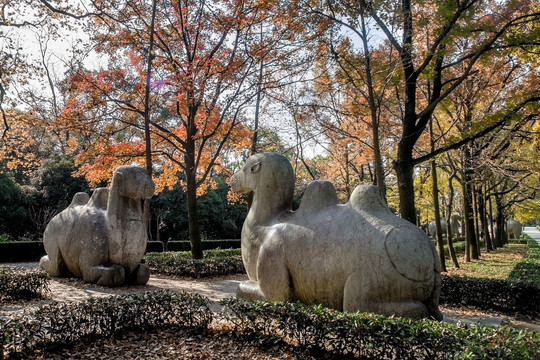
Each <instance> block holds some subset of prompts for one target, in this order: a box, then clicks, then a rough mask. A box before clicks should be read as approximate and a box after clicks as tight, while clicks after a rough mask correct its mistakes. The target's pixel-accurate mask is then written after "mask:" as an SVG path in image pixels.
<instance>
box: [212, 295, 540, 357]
mask: <svg viewBox="0 0 540 360" xmlns="http://www.w3.org/2000/svg"><path fill="white" fill-rule="evenodd" d="M222 303H223V304H224V305H226V306H227V307H228V308H229V309H230V310H231V312H232V316H230V320H231V321H232V322H233V324H234V325H235V328H234V331H235V332H236V333H237V334H238V335H239V336H241V337H243V338H245V339H248V340H249V339H251V341H253V342H257V343H269V344H275V343H279V342H281V341H285V342H287V343H289V344H293V345H295V346H297V347H298V348H299V350H300V351H308V352H311V353H317V354H321V353H322V354H323V355H324V357H325V358H343V357H345V356H347V357H358V358H370V359H371V358H373V359H435V358H436V359H480V358H486V359H490V358H497V359H533V358H538V356H539V355H540V334H538V333H527V332H526V331H518V330H515V329H511V328H487V327H477V326H466V325H451V324H447V323H442V322H436V321H428V320H424V321H420V320H412V319H401V318H393V317H390V318H388V317H385V316H381V315H375V314H366V313H342V312H337V311H332V310H329V309H327V308H323V307H321V306H305V305H302V304H300V303H270V302H248V301H245V300H240V299H233V298H228V299H224V300H222Z"/></svg>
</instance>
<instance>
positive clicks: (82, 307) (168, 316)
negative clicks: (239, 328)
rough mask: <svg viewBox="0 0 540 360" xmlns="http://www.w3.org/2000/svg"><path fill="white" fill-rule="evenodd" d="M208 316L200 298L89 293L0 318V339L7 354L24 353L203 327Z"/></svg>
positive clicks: (169, 294)
mask: <svg viewBox="0 0 540 360" xmlns="http://www.w3.org/2000/svg"><path fill="white" fill-rule="evenodd" d="M212 318H213V313H212V311H211V310H210V309H209V308H208V299H206V298H204V297H201V296H199V295H193V294H187V293H174V292H171V291H149V292H144V293H136V294H128V295H120V296H111V297H105V298H90V299H88V300H86V301H84V302H81V303H71V304H66V303H54V304H49V305H47V306H44V307H42V308H41V309H39V310H38V311H36V312H35V314H33V315H31V316H28V315H27V316H23V317H20V318H16V319H12V320H8V321H4V320H0V340H2V345H3V351H4V352H5V353H9V356H10V357H11V358H13V357H21V358H24V355H25V354H29V353H31V352H33V351H35V350H36V349H43V348H47V347H53V346H56V345H65V344H72V343H75V342H77V341H81V340H91V339H95V338H100V337H101V338H103V337H110V336H112V335H114V334H117V333H120V332H124V331H128V330H130V329H137V330H138V331H144V330H147V329H150V328H153V327H156V326H163V325H172V326H179V327H186V328H206V327H207V326H208V324H210V322H211V321H212ZM0 355H2V354H0ZM0 358H3V356H0Z"/></svg>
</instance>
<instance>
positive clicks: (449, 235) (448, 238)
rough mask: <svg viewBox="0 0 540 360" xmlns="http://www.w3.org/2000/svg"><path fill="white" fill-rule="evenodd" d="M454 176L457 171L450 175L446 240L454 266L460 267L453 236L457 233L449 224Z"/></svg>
mask: <svg viewBox="0 0 540 360" xmlns="http://www.w3.org/2000/svg"><path fill="white" fill-rule="evenodd" d="M454 177H455V173H454V174H452V175H450V177H449V178H448V190H449V194H448V208H447V210H446V242H447V245H448V252H449V253H450V258H451V259H452V262H453V263H454V266H455V267H456V268H459V263H458V259H457V256H456V251H455V250H454V244H453V243H452V236H453V235H456V234H452V229H451V227H450V226H449V224H450V220H451V216H452V205H453V202H454V185H453V183H452V182H453V180H454Z"/></svg>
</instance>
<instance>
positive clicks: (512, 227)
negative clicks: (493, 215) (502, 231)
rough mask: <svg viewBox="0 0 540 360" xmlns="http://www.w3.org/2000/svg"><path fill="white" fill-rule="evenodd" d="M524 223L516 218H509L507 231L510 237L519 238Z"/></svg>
mask: <svg viewBox="0 0 540 360" xmlns="http://www.w3.org/2000/svg"><path fill="white" fill-rule="evenodd" d="M521 228H522V225H521V223H519V222H518V221H516V220H513V219H509V220H508V221H507V222H506V232H507V233H508V237H509V238H513V239H519V237H520V236H521Z"/></svg>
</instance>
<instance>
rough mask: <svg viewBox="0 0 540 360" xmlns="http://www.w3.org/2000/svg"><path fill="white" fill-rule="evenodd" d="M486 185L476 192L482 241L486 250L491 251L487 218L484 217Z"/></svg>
mask: <svg viewBox="0 0 540 360" xmlns="http://www.w3.org/2000/svg"><path fill="white" fill-rule="evenodd" d="M485 190H486V187H485V186H482V187H481V188H480V191H479V192H478V200H479V201H478V215H479V216H480V224H481V226H482V232H483V233H484V242H485V246H486V251H487V252H489V251H492V250H493V246H492V245H491V236H490V235H489V228H488V220H487V217H486V213H487V211H486V191H485Z"/></svg>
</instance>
